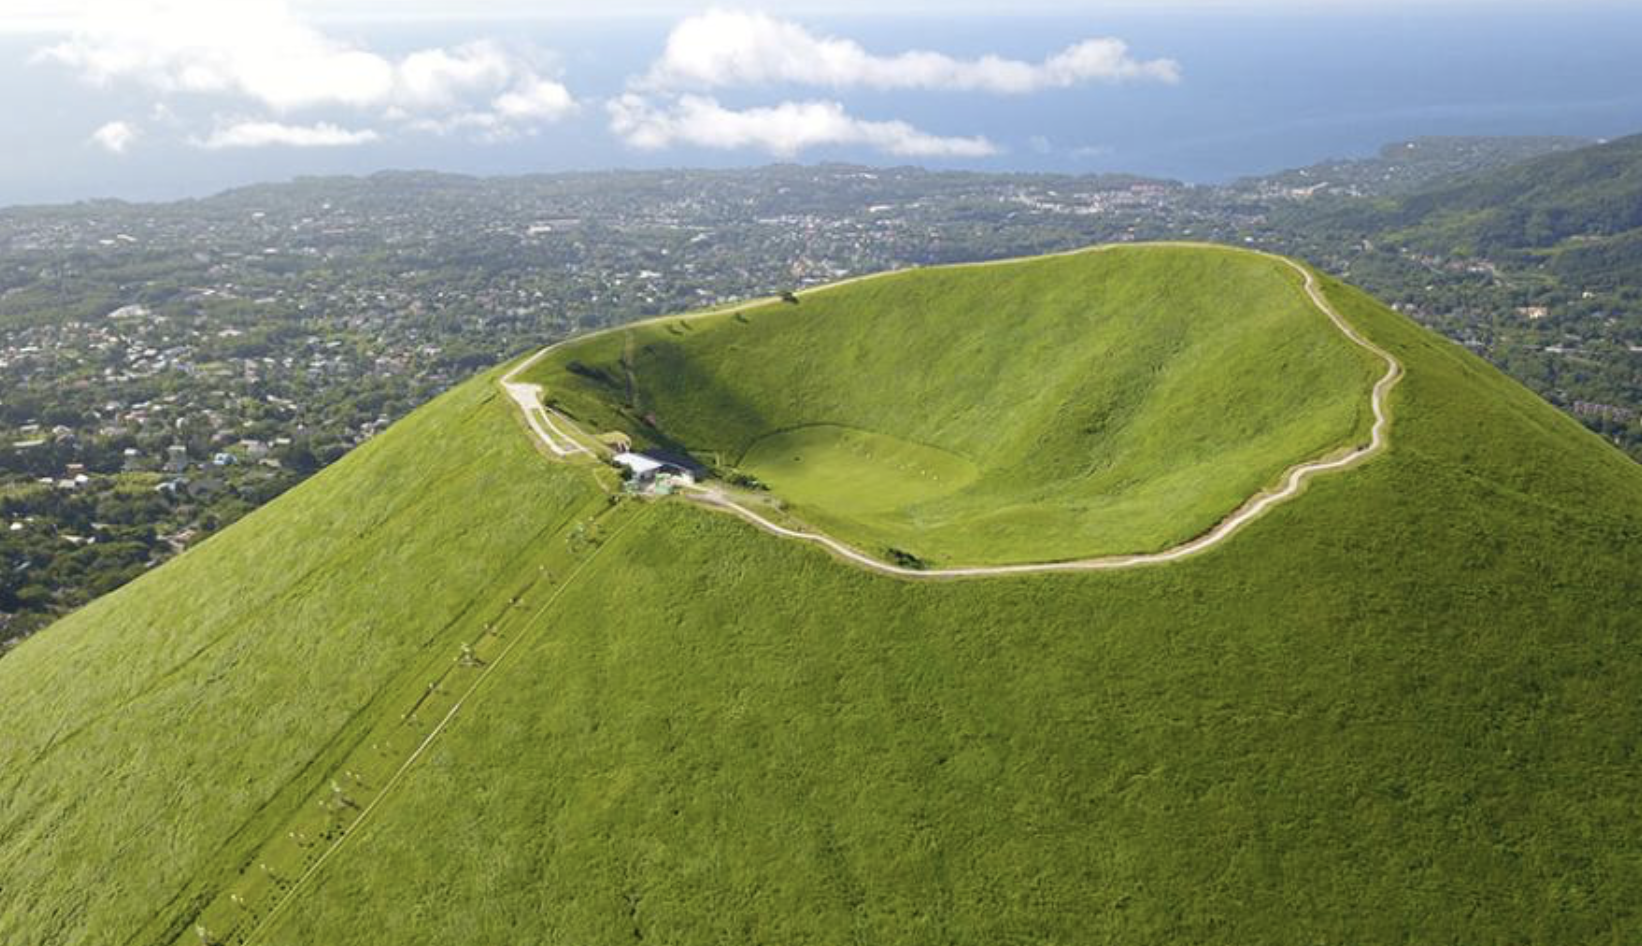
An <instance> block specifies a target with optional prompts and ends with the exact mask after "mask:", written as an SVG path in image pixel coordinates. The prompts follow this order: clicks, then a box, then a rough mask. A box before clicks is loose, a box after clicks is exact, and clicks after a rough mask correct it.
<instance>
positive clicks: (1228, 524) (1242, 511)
mask: <svg viewBox="0 0 1642 946" xmlns="http://www.w3.org/2000/svg"><path fill="white" fill-rule="evenodd" d="M1124 246H1128V247H1133V246H1184V247H1200V248H1207V249H1217V250H1230V251H1233V252H1244V253H1253V254H1255V255H1258V256H1263V257H1266V258H1267V259H1272V260H1276V261H1278V262H1280V263H1282V264H1283V265H1285V266H1288V267H1289V268H1290V269H1293V270H1294V271H1295V272H1296V273H1299V274H1300V276H1301V278H1303V279H1304V280H1305V292H1306V297H1307V298H1309V299H1310V300H1311V303H1312V305H1314V306H1316V307H1317V309H1318V310H1319V311H1320V312H1322V313H1323V314H1324V315H1326V316H1327V317H1328V319H1329V321H1330V322H1332V323H1333V324H1334V326H1335V327H1336V328H1338V329H1339V330H1340V333H1341V334H1343V335H1344V336H1345V337H1346V338H1347V339H1350V340H1351V342H1352V343H1353V344H1355V345H1357V346H1358V347H1360V348H1363V349H1364V350H1366V351H1368V352H1370V353H1371V354H1373V355H1375V356H1376V357H1378V358H1379V359H1381V360H1382V361H1384V362H1385V366H1386V367H1385V374H1384V375H1383V376H1381V377H1380V379H1379V380H1378V381H1376V382H1375V384H1374V389H1373V391H1372V392H1371V393H1370V396H1369V402H1370V406H1371V407H1372V408H1373V411H1374V427H1373V429H1372V431H1371V432H1370V436H1369V442H1368V444H1367V445H1366V446H1363V447H1359V448H1357V449H1355V450H1352V451H1351V452H1349V453H1346V454H1344V455H1342V456H1338V457H1335V458H1333V459H1326V460H1314V461H1311V462H1308V463H1302V464H1300V465H1298V466H1294V467H1291V468H1290V469H1289V470H1288V472H1287V473H1286V474H1284V477H1283V483H1282V485H1281V486H1280V487H1279V488H1277V489H1275V490H1271V491H1267V492H1263V493H1260V494H1258V495H1256V496H1253V497H1251V498H1250V499H1249V500H1248V501H1247V502H1245V503H1244V504H1243V505H1242V506H1241V507H1239V508H1238V509H1237V511H1236V512H1234V513H1232V514H1231V515H1230V516H1228V517H1226V518H1225V519H1223V520H1221V521H1220V523H1219V524H1218V525H1216V526H1215V527H1214V528H1212V529H1210V530H1209V531H1207V532H1205V533H1203V534H1202V535H1200V536H1198V537H1197V538H1195V539H1192V540H1190V541H1188V542H1185V543H1182V544H1180V545H1176V546H1174V547H1172V548H1168V549H1164V550H1162V551H1160V552H1144V553H1136V554H1130V555H1102V556H1098V557H1095V558H1083V559H1073V560H1069V561H1058V562H1027V563H1020V564H1013V565H971V566H960V567H953V568H907V567H904V566H901V565H895V564H892V563H890V562H885V561H882V560H880V559H876V558H873V557H872V556H871V555H868V554H866V553H865V552H862V551H861V550H859V549H856V548H852V547H851V546H848V545H845V544H844V543H843V542H840V541H838V540H837V539H834V538H833V537H832V536H829V535H826V534H824V533H820V532H805V531H802V530H799V529H791V528H788V527H786V526H783V525H780V524H779V523H776V522H772V521H770V520H769V519H767V518H765V517H764V516H762V515H760V514H759V513H758V512H755V511H754V510H752V509H749V508H747V507H746V506H744V505H742V504H740V503H738V502H736V501H735V500H734V499H733V498H731V497H730V496H728V495H727V494H725V493H724V492H723V491H722V490H720V489H716V488H712V487H695V488H693V489H691V490H689V491H687V492H686V493H684V494H683V495H685V496H687V497H688V498H689V499H691V500H693V501H695V502H697V503H700V504H701V505H703V506H706V507H710V508H713V509H720V510H723V511H725V512H729V513H731V514H733V515H736V516H739V517H741V518H742V519H744V520H746V521H747V522H749V523H752V524H753V525H755V526H757V527H758V528H760V529H763V530H764V531H765V532H769V533H771V534H772V535H778V536H781V537H783V538H788V539H796V540H798V541H800V542H811V543H814V544H816V545H819V546H822V547H823V548H825V549H827V550H828V551H829V552H832V553H833V554H834V555H836V556H838V557H839V558H842V559H844V560H845V561H848V562H852V563H854V564H856V565H859V566H861V567H862V568H865V569H868V570H869V571H874V572H878V573H879V574H883V575H892V576H894V577H897V578H908V579H923V580H941V579H954V578H990V577H997V576H1002V575H1037V574H1047V573H1052V572H1093V571H1112V570H1116V569H1120V568H1136V567H1139V566H1142V565H1159V564H1163V563H1165V562H1176V561H1179V560H1181V559H1183V558H1187V557H1189V556H1192V555H1197V554H1199V553H1201V552H1206V551H1208V550H1209V549H1211V548H1214V547H1215V546H1217V545H1219V544H1220V543H1222V542H1224V541H1226V540H1227V539H1229V538H1231V537H1232V536H1233V535H1235V534H1236V533H1237V532H1238V530H1240V529H1242V528H1243V527H1244V526H1246V525H1248V524H1249V523H1250V522H1253V521H1254V520H1255V519H1257V518H1259V517H1260V516H1261V515H1263V514H1265V513H1266V512H1267V511H1269V510H1270V509H1271V508H1272V507H1273V506H1276V505H1278V504H1279V503H1282V502H1284V501H1286V500H1289V499H1292V498H1294V497H1295V496H1296V495H1298V494H1299V493H1300V490H1301V489H1302V488H1304V486H1305V484H1306V481H1307V480H1309V479H1311V478H1312V477H1313V476H1316V475H1317V474H1319V473H1331V472H1335V471H1338V470H1345V469H1349V468H1350V467H1353V466H1356V465H1357V464H1359V463H1362V462H1363V461H1365V460H1367V459H1369V458H1370V457H1373V456H1375V455H1376V454H1378V453H1381V452H1383V451H1384V450H1385V449H1386V446H1387V445H1388V444H1389V442H1390V428H1391V415H1390V413H1389V411H1388V410H1387V408H1386V399H1387V397H1388V396H1389V395H1390V392H1391V389H1392V388H1393V387H1395V386H1396V384H1397V382H1398V381H1399V380H1401V379H1402V376H1403V366H1402V363H1401V362H1399V361H1398V360H1397V359H1396V357H1394V356H1393V355H1392V354H1391V353H1390V352H1388V351H1386V350H1385V349H1383V348H1381V347H1380V346H1378V345H1376V344H1374V343H1373V342H1371V341H1369V340H1368V339H1367V338H1364V337H1363V336H1362V335H1361V334H1360V333H1358V331H1357V330H1356V329H1355V328H1353V327H1352V325H1351V323H1349V322H1347V321H1346V320H1345V318H1344V317H1343V316H1341V315H1340V313H1339V312H1338V311H1336V310H1335V308H1334V306H1333V305H1332V304H1331V303H1330V302H1329V301H1328V299H1327V298H1326V297H1325V296H1324V295H1323V293H1322V289H1321V288H1320V287H1319V286H1318V284H1317V278H1316V276H1315V275H1313V274H1312V272H1311V270H1309V269H1307V268H1306V267H1304V266H1301V265H1300V264H1299V263H1296V262H1295V261H1293V260H1291V259H1289V258H1288V257H1285V256H1278V255H1277V254H1275V253H1265V252H1261V251H1259V250H1244V249H1240V248H1235V247H1224V246H1219V245H1216V244H1208V243H1189V242H1168V243H1146V244H1113V245H1110V246H1102V247H1093V248H1086V249H1079V250H1071V251H1068V252H1067V253H1057V254H1052V255H1056V256H1064V255H1071V254H1074V253H1089V252H1099V251H1101V250H1108V249H1114V248H1117V247H1124ZM1033 258H1041V257H1033ZM1013 262H1018V260H987V261H984V262H979V263H962V264H958V265H959V266H996V265H1002V264H1007V263H1013ZM884 275H888V274H887V273H874V274H871V275H868V276H861V277H857V278H856V279H849V280H845V281H844V282H840V283H833V284H831V285H828V286H821V287H817V288H816V289H812V290H806V292H815V291H821V290H826V289H833V288H836V287H838V286H841V285H845V284H846V283H852V282H857V281H859V280H861V279H873V278H877V277H880V276H884ZM678 317H679V316H667V317H666V318H678ZM630 327H631V326H622V327H620V328H630ZM620 328H617V329H606V330H604V331H619V330H620ZM587 337H589V336H581V337H579V338H576V339H569V340H567V341H565V342H559V343H558V344H556V345H552V346H549V347H548V348H544V349H542V350H541V351H539V352H537V353H536V354H535V355H532V356H531V357H530V358H529V359H528V360H527V361H525V362H524V363H522V364H520V365H519V366H518V367H516V368H514V369H513V370H512V371H509V372H508V373H507V374H506V375H504V376H503V378H502V384H503V387H505V388H506V389H507V391H508V393H509V394H510V395H511V396H512V397H513V399H514V400H515V401H517V402H518V403H519V406H520V407H521V408H522V409H523V410H524V411H525V416H526V419H527V420H528V421H529V422H530V427H531V429H532V430H533V431H534V432H535V433H536V436H537V437H538V438H539V439H540V440H541V441H542V443H543V444H545V445H546V446H547V448H548V449H549V450H550V451H552V452H553V453H554V454H555V455H556V456H559V457H569V456H570V455H572V454H575V453H586V454H589V455H591V452H590V451H588V450H587V449H586V448H585V447H583V446H581V444H579V443H578V442H577V441H576V440H575V439H573V438H572V437H570V436H569V435H567V434H565V433H564V432H563V431H562V430H561V429H560V428H559V426H558V424H557V423H555V421H557V422H558V423H562V424H564V425H565V426H567V427H574V425H573V424H572V423H571V421H570V420H569V419H568V418H565V417H564V416H563V415H560V414H558V413H557V412H555V411H552V410H550V409H548V408H546V407H543V406H542V403H541V401H540V398H539V395H540V391H541V388H540V386H539V385H534V384H519V383H516V382H514V381H513V378H514V377H515V376H516V375H517V374H519V372H521V371H523V370H525V369H526V368H529V367H530V366H531V365H533V364H535V363H536V362H537V361H539V360H541V358H542V357H544V356H545V355H547V354H548V353H549V352H551V351H553V350H554V349H555V348H558V347H559V346H560V345H564V344H567V343H569V342H579V341H582V340H584V339H586V338H587ZM537 414H540V415H541V417H542V419H543V420H545V421H546V425H545V427H544V425H543V424H541V423H538V422H537V420H536V415H537ZM549 429H551V431H552V432H551V433H549V432H548V431H549Z"/></svg>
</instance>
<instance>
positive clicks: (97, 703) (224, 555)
mask: <svg viewBox="0 0 1642 946" xmlns="http://www.w3.org/2000/svg"><path fill="white" fill-rule="evenodd" d="M539 462H540V458H539V457H537V456H536V455H535V453H534V452H533V451H532V450H531V448H530V446H529V443H528V441H527V440H526V439H525V437H524V435H523V433H522V427H521V426H520V425H518V424H516V423H515V422H514V421H513V420H512V418H511V417H510V416H509V415H508V414H507V412H506V410H505V409H504V408H503V407H502V406H501V404H500V400H499V397H498V395H497V394H496V393H495V389H494V385H493V384H491V383H489V382H488V381H486V380H483V379H477V380H475V381H473V382H471V383H469V384H468V385H466V386H464V387H462V388H461V389H459V390H457V391H455V392H453V393H451V394H450V395H447V396H446V397H444V398H442V399H441V400H440V401H438V402H437V403H436V404H434V405H432V406H431V407H430V408H429V409H427V410H423V411H421V412H418V413H417V414H416V415H414V416H413V417H411V418H408V419H407V420H406V421H405V422H404V423H402V424H400V425H396V426H395V428H394V429H393V431H391V432H389V433H387V434H385V435H383V436H382V437H379V438H377V439H375V440H373V441H371V442H370V443H369V444H367V445H365V446H364V447H362V448H360V449H359V450H357V451H355V452H354V453H353V454H351V455H349V456H348V457H347V458H346V459H345V460H343V461H342V462H341V463H339V464H338V465H337V466H335V467H333V468H332V469H331V470H328V471H326V472H325V473H323V474H322V475H320V476H318V477H316V478H314V479H313V480H311V481H310V482H308V483H306V484H304V485H303V486H302V487H301V488H299V489H297V490H294V491H293V492H292V493H291V494H289V496H288V497H284V498H281V499H280V500H279V501H277V502H275V503H273V504H270V505H269V506H266V507H264V508H263V509H261V510H258V511H257V512H256V513H254V514H252V515H251V516H249V517H247V519H246V520H245V521H244V523H243V524H242V525H238V526H236V527H235V528H231V529H229V530H227V531H225V532H223V533H222V534H220V535H218V536H215V537H213V538H212V539H210V540H209V541H207V542H205V543H204V544H202V545H201V546H200V547H198V548H197V549H194V550H191V551H189V552H188V553H187V554H185V555H183V556H181V557H179V558H178V559H176V560H175V562H173V563H170V564H167V565H165V566H163V567H161V568H159V569H157V570H156V571H154V572H152V573H150V574H148V575H145V576H143V577H142V578H140V579H138V580H137V581H135V582H133V583H131V584H130V585H128V586H126V587H125V588H123V589H121V590H119V591H117V592H115V593H113V594H110V595H108V596H106V597H104V598H101V599H99V600H98V601H96V602H94V603H93V604H91V605H90V606H88V607H86V608H84V609H82V610H81V611H78V612H76V613H75V614H73V615H72V616H70V617H68V618H66V619H64V620H62V621H60V622H58V623H57V624H56V625H54V626H53V627H52V628H51V629H50V631H49V633H45V634H42V635H40V638H39V641H38V642H37V643H31V644H30V645H29V646H27V647H21V648H19V649H18V650H17V651H16V652H15V653H13V654H11V655H9V656H8V657H7V658H6V660H5V661H4V662H3V666H0V707H3V712H4V718H5V724H4V726H5V730H4V732H5V737H4V739H0V942H3V943H19V944H24V943H26V944H31V946H46V944H54V943H97V944H114V943H127V942H161V941H164V936H163V935H162V934H163V933H164V932H165V931H168V930H173V929H175V930H178V931H180V930H181V929H184V928H185V927H184V925H183V924H185V923H186V922H187V921H188V920H189V919H190V918H191V917H192V915H193V912H194V909H195V905H196V903H197V902H198V901H201V900H203V899H204V898H208V897H209V896H210V894H211V891H212V889H213V887H214V886H215V885H216V884H218V883H219V882H220V881H221V880H222V878H223V876H225V875H226V873H227V872H229V871H230V870H232V869H237V868H238V867H239V865H240V862H241V861H242V860H243V859H244V858H245V857H248V856H250V852H252V851H254V850H256V849H257V847H258V845H259V844H260V843H261V840H262V837H263V835H264V834H266V833H267V832H269V831H270V830H272V828H273V826H275V825H278V824H281V823H282V822H283V819H285V818H287V817H288V815H289V813H290V812H291V811H292V810H293V809H295V808H297V807H298V806H300V805H302V804H305V803H306V802H307V800H308V797H309V795H310V794H312V792H313V791H314V790H315V788H316V786H317V785H318V784H320V783H321V782H322V781H323V780H324V779H325V778H326V777H327V776H328V775H329V774H330V768H331V762H332V760H334V759H336V758H341V757H343V756H345V755H346V754H347V753H348V752H349V751H350V749H351V748H352V747H353V746H354V744H355V743H357V741H358V740H359V739H360V738H362V735H363V733H364V732H365V731H366V729H367V728H368V726H369V724H370V722H371V721H372V718H373V717H374V716H375V715H377V714H380V713H383V712H385V711H386V710H385V709H384V708H385V707H397V706H398V705H399V704H400V703H402V702H405V701H406V699H405V697H404V694H405V693H406V692H409V693H411V694H412V695H413V696H414V694H415V693H416V692H417V691H418V690H419V689H420V688H421V687H423V686H425V685H426V679H427V674H426V673H425V671H424V670H423V669H422V665H423V664H424V663H425V662H426V660H427V659H428V655H429V654H444V653H446V652H447V651H448V650H449V649H450V648H453V647H456V646H459V645H458V643H457V642H465V641H470V640H474V639H476V638H477V637H478V636H479V630H477V629H475V627H474V626H473V625H475V624H476V623H480V622H483V621H488V620H491V615H492V612H494V611H495V610H496V608H497V607H498V605H497V603H496V600H495V599H496V598H498V597H499V596H502V595H504V594H510V593H513V592H515V591H516V588H515V586H516V585H517V584H518V582H519V581H520V579H518V578H517V577H516V573H517V574H525V573H534V572H535V571H536V567H537V566H536V559H537V557H538V556H539V554H540V551H541V546H542V545H543V544H544V542H543V537H544V536H547V535H551V534H553V533H554V532H555V531H556V530H557V529H559V528H560V527H561V526H562V525H563V524H565V523H566V522H567V521H569V520H570V519H571V518H572V517H573V516H574V515H575V514H576V513H577V511H578V510H579V509H580V508H581V507H582V506H584V505H585V504H587V503H588V501H589V500H592V501H594V502H602V497H600V496H599V493H598V491H597V490H596V489H595V488H593V486H592V484H591V483H590V482H588V481H586V480H584V479H582V478H576V477H543V476H540V475H537V474H538V473H539V467H538V463H539ZM505 604H506V601H505V600H503V601H502V606H505Z"/></svg>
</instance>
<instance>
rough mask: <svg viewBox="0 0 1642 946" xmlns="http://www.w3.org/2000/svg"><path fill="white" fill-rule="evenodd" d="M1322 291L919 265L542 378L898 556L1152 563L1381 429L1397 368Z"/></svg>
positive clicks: (1055, 263)
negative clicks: (1377, 399)
mask: <svg viewBox="0 0 1642 946" xmlns="http://www.w3.org/2000/svg"><path fill="white" fill-rule="evenodd" d="M1301 284H1302V280H1301V278H1300V276H1299V275H1298V274H1297V273H1295V272H1294V271H1293V270H1291V269H1290V268H1289V267H1287V266H1285V265H1284V264H1282V263H1281V262H1280V261H1277V260H1273V259H1271V258H1268V257H1264V256H1261V255H1258V254H1254V253H1248V252H1243V251H1239V250H1233V249H1229V248H1205V247H1188V246H1167V245H1155V246H1136V247H1112V248H1105V249H1102V250H1100V251H1098V252H1087V253H1079V254H1073V255H1069V256H1059V257H1044V258H1038V259H1033V260H1027V261H1012V262H1009V263H1004V264H998V265H988V266H978V267H950V268H937V269H926V270H916V271H911V272H906V273H898V274H894V275H890V276H885V277H879V278H874V279H868V280H864V281H859V282H855V283H849V284H845V285H842V286H838V287H833V288H828V289H825V290H821V291H816V292H812V293H806V294H804V295H803V296H802V297H801V298H802V301H801V302H800V303H799V304H797V305H793V304H790V303H781V302H767V303H764V304H760V305H753V306H748V307H745V308H742V309H739V310H735V311H719V312H715V313H711V314H704V315H698V316H693V317H682V318H674V319H667V320H662V321H658V322H652V323H647V324H644V325H640V326H637V327H633V328H631V329H627V330H623V331H618V332H612V333H608V334H604V335H600V336H597V337H593V338H590V339H587V340H585V341H579V342H577V343H573V344H571V345H567V346H564V347H562V348H560V349H559V350H557V351H556V352H554V354H553V355H551V356H550V357H549V358H546V359H544V360H543V361H542V363H541V364H539V365H538V366H537V367H535V368H533V369H532V372H531V375H530V379H531V380H534V381H537V382H539V383H541V384H542V385H543V386H544V388H545V390H546V391H547V395H546V396H547V399H548V400H549V401H552V402H555V403H557V405H558V406H559V407H560V408H561V409H563V410H564V411H566V412H567V413H569V414H570V415H572V416H574V417H576V418H578V419H580V420H582V421H583V422H584V423H585V424H587V425H589V426H591V427H596V428H599V429H602V430H608V429H619V430H623V431H625V432H628V433H630V434H633V435H635V437H636V438H637V439H638V441H639V442H641V443H643V442H649V443H659V444H664V445H669V446H679V447H683V448H685V449H687V450H689V451H690V452H692V453H694V454H696V455H697V456H699V457H701V458H703V459H706V460H709V461H713V460H716V461H717V462H718V463H719V464H720V465H724V466H733V467H736V468H739V469H740V470H742V471H743V472H745V473H749V474H751V475H753V476H755V477H757V478H758V479H759V480H761V481H763V482H764V483H765V484H766V485H767V486H769V488H770V489H771V490H772V491H773V492H774V494H775V495H777V496H779V497H780V498H781V500H782V501H784V502H785V503H786V504H787V506H788V509H789V511H790V512H791V513H793V514H795V515H796V516H798V517H799V518H801V519H803V520H807V521H810V522H813V523H814V524H816V525H818V526H820V527H822V528H823V529H825V530H826V531H828V532H830V533H832V534H834V535H835V536H837V537H839V538H841V539H843V540H844V541H846V542H850V543H852V544H854V545H856V546H858V547H861V548H863V549H866V550H868V551H870V552H873V553H875V554H878V555H879V556H880V557H882V556H883V554H884V552H885V550H886V549H887V548H896V549H901V550H905V551H909V552H912V553H914V554H916V555H918V556H919V557H920V558H922V559H924V560H926V561H930V562H934V563H939V564H994V563H1005V562H1021V561H1046V560H1054V559H1068V558H1080V557H1087V556H1092V555H1097V554H1103V553H1119V552H1136V551H1154V550H1157V549H1161V548H1165V547H1168V546H1171V545H1175V544H1178V543H1180V542H1182V541H1185V540H1187V539H1190V538H1192V537H1194V536H1196V535H1198V534H1201V533H1203V532H1205V531H1207V530H1208V529H1209V528H1210V527H1211V526H1213V525H1214V524H1215V523H1216V522H1218V521H1219V520H1221V519H1223V518H1225V516H1227V515H1228V514H1229V513H1231V512H1232V511H1233V510H1234V509H1236V508H1237V507H1238V506H1239V505H1240V504H1242V503H1243V502H1244V501H1245V500H1246V499H1248V498H1249V497H1250V496H1251V495H1253V494H1255V493H1257V492H1259V491H1260V490H1261V489H1263V488H1265V487H1267V486H1270V485H1272V484H1273V483H1274V482H1275V481H1276V480H1277V479H1278V478H1279V476H1280V475H1281V473H1282V472H1283V471H1284V470H1285V469H1287V468H1288V467H1290V466H1292V465H1294V464H1296V463H1299V462H1302V461H1305V460H1310V459H1314V458H1316V457H1318V456H1321V455H1323V454H1326V453H1328V452H1330V451H1331V450H1333V449H1337V448H1349V447H1351V446H1355V445H1356V443H1357V441H1358V440H1361V439H1364V438H1365V435H1366V432H1367V430H1368V427H1369V424H1370V422H1371V416H1370V411H1369V395H1368V392H1369V389H1370V387H1371V386H1372V385H1373V382H1374V380H1375V379H1376V378H1377V377H1378V376H1379V374H1380V373H1381V372H1382V371H1383V370H1384V366H1383V364H1381V363H1380V361H1379V360H1378V359H1377V358H1375V357H1374V356H1373V355H1371V354H1370V353H1368V352H1366V351H1364V350H1362V349H1361V348H1359V347H1357V346H1355V345H1353V344H1352V343H1351V342H1350V341H1349V340H1348V339H1346V338H1345V337H1344V336H1343V335H1342V334H1341V333H1340V332H1339V331H1338V330H1337V329H1336V328H1335V327H1334V326H1333V325H1332V324H1331V323H1330V322H1329V320H1328V318H1327V317H1326V316H1325V315H1324V314H1323V313H1322V312H1320V311H1318V310H1317V309H1316V308H1315V307H1314V306H1313V305H1311V303H1310V302H1309V300H1308V299H1307V298H1306V296H1305V294H1304V292H1303V291H1302V288H1301Z"/></svg>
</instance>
